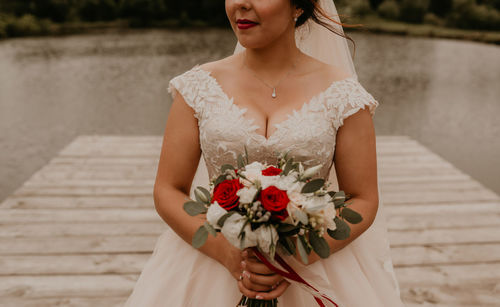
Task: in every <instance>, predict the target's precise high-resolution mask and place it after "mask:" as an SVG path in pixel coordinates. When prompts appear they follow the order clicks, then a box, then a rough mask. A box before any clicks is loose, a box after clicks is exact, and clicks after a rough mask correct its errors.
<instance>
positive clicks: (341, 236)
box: [326, 216, 351, 240]
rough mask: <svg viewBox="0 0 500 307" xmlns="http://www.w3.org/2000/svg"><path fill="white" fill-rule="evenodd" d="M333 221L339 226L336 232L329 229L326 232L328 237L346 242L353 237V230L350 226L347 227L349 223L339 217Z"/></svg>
mask: <svg viewBox="0 0 500 307" xmlns="http://www.w3.org/2000/svg"><path fill="white" fill-rule="evenodd" d="M333 221H334V222H335V224H336V225H337V228H336V229H335V230H330V229H327V230H326V232H328V235H330V237H332V238H334V239H335V240H345V239H347V238H349V236H350V235H351V228H350V227H349V225H347V223H346V222H344V221H343V220H342V219H339V218H338V216H336V217H335V218H334V219H333Z"/></svg>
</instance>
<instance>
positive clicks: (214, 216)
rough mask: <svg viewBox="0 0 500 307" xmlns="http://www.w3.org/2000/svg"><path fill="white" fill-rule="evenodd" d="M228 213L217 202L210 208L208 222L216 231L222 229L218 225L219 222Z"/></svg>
mask: <svg viewBox="0 0 500 307" xmlns="http://www.w3.org/2000/svg"><path fill="white" fill-rule="evenodd" d="M226 213H227V210H226V209H224V208H222V207H221V206H220V205H219V203H218V202H217V201H215V202H214V203H213V204H211V205H210V206H209V207H208V211H207V222H208V223H209V224H210V225H212V226H213V227H214V228H215V229H220V227H219V225H217V221H218V220H219V219H220V218H221V217H222V216H223V215H224V214H226Z"/></svg>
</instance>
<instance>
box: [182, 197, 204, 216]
mask: <svg viewBox="0 0 500 307" xmlns="http://www.w3.org/2000/svg"><path fill="white" fill-rule="evenodd" d="M183 208H184V211H186V212H187V214H189V215H191V216H195V215H198V214H203V213H207V207H205V205H204V204H201V203H199V202H196V201H192V200H190V201H188V202H185V203H184V206H183Z"/></svg>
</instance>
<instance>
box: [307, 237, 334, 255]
mask: <svg viewBox="0 0 500 307" xmlns="http://www.w3.org/2000/svg"><path fill="white" fill-rule="evenodd" d="M309 243H311V246H312V248H313V250H314V251H315V252H316V254H318V255H319V256H320V257H321V258H328V256H330V246H329V245H328V243H327V242H326V240H325V238H323V237H320V236H318V234H317V233H316V231H309Z"/></svg>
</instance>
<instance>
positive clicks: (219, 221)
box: [217, 211, 236, 227]
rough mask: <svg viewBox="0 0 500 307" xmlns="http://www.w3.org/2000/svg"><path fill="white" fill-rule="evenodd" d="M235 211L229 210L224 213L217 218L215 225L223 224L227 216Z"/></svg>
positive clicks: (220, 225)
mask: <svg viewBox="0 0 500 307" xmlns="http://www.w3.org/2000/svg"><path fill="white" fill-rule="evenodd" d="M235 213H236V211H229V212H228V213H226V214H224V215H223V216H221V217H220V218H219V219H218V220H217V225H219V227H222V226H224V223H225V222H226V220H227V218H228V217H230V216H231V215H233V214H235Z"/></svg>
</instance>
